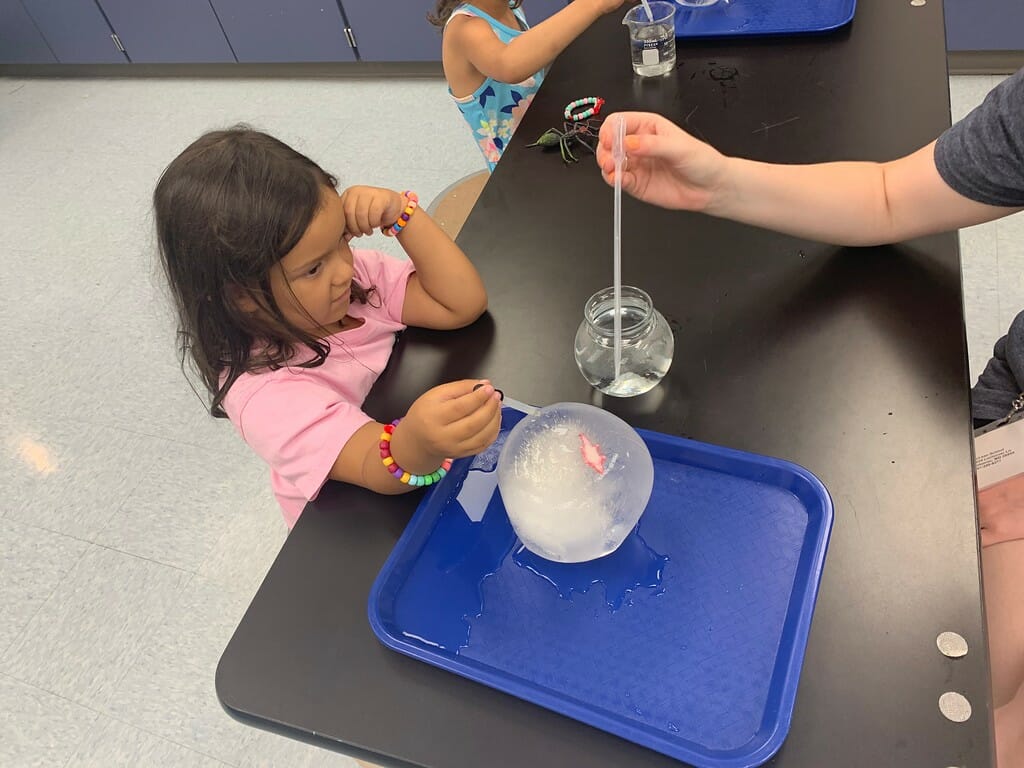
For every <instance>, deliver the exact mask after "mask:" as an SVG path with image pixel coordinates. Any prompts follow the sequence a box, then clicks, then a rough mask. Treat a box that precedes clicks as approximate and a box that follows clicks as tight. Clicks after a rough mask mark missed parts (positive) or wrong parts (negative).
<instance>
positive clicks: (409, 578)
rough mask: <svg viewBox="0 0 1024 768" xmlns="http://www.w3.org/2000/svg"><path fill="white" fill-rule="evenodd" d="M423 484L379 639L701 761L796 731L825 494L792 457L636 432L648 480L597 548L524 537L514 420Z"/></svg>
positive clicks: (749, 760)
mask: <svg viewBox="0 0 1024 768" xmlns="http://www.w3.org/2000/svg"><path fill="white" fill-rule="evenodd" d="M524 415H525V414H524V413H523V412H522V411H519V410H514V409H512V408H509V407H506V408H504V409H503V413H502V431H501V434H500V435H499V438H498V440H497V441H496V443H495V444H494V445H493V446H492V447H491V448H490V449H488V450H487V452H485V453H483V454H480V455H479V456H476V457H473V458H467V459H461V460H459V461H456V462H455V464H454V465H453V467H452V470H451V472H449V474H448V476H447V477H445V478H444V479H443V480H442V481H441V482H440V483H439V484H438V485H437V486H435V487H434V488H433V489H432V490H431V492H430V493H429V494H428V495H427V496H426V497H424V499H423V501H422V503H421V504H420V505H419V508H418V510H417V511H416V514H415V515H414V516H413V518H412V519H411V520H410V522H409V525H408V527H407V528H406V529H405V532H404V533H403V534H402V536H401V538H400V539H399V540H398V542H397V544H396V545H395V548H394V550H393V551H392V553H391V555H390V557H389V558H388V560H387V562H386V563H385V564H384V567H383V569H382V570H381V572H380V574H379V575H378V577H377V580H376V582H375V583H374V585H373V589H372V591H371V593H370V597H369V606H368V607H369V619H370V624H371V626H372V628H373V631H374V632H375V633H376V635H377V637H378V638H379V639H380V640H381V642H382V643H384V644H385V645H386V646H388V647H390V648H393V649H395V650H397V651H400V652H401V653H405V654H408V655H409V656H412V657H414V658H417V659H420V660H422V661H425V662H427V663H429V664H433V665H435V666H438V667H441V668H443V669H446V670H449V671H451V672H454V673H456V674H459V675H463V676H464V677H468V678H470V679H472V680H476V681H478V682H481V683H484V684H485V685H489V686H492V687H494V688H498V689H499V690H502V691H505V692H507V693H511V694H513V695H514V696H518V697H520V698H523V699H526V700H527V701H531V702H534V703H536V704H539V705H541V706H544V707H547V708H549V709H552V710H554V711H556V712H560V713H562V714H564V715H568V716H569V717H573V718H575V719H577V720H581V721H582V722H584V723H588V724H590V725H592V726H595V727H597V728H601V729H603V730H605V731H608V732H609V733H613V734H616V735H618V736H621V737H622V738H625V739H629V740H630V741H633V742H636V743H637V744H641V745H643V746H645V747H649V748H651V749H653V750H657V751H658V752H661V753H664V754H666V755H669V756H671V757H674V758H677V759H679V760H683V761H686V762H688V763H691V764H693V765H695V766H699V767H700V768H748V767H749V766H755V765H760V764H761V763H763V762H765V761H766V760H768V759H769V758H770V757H771V756H772V755H773V754H774V753H775V752H776V751H777V750H778V749H779V747H780V746H782V742H783V740H784V739H785V738H786V734H787V733H788V731H789V724H790V719H791V716H792V711H793V702H794V699H795V697H796V689H797V682H798V679H799V676H800V667H801V664H802V663H803V657H804V649H805V646H806V643H807V633H808V630H809V628H810V623H811V614H812V613H813V610H814V601H815V598H816V596H817V592H818V583H819V581H820V578H821V572H822V568H823V566H824V562H825V551H826V548H827V546H828V538H829V533H830V531H831V528H832V502H831V500H830V498H829V495H828V492H827V491H826V490H825V487H824V486H823V485H822V484H821V482H820V481H818V479H817V478H815V477H814V476H813V475H812V474H810V473H809V472H808V471H807V470H805V469H803V468H801V467H798V466H796V465H795V464H791V463H788V462H785V461H780V460H777V459H771V458H766V457H763V456H756V455H754V454H749V453H742V452H740V451H734V450H730V449H727V448H720V447H717V446H713V445H707V444H704V443H698V442H694V441H692V440H684V439H681V438H677V437H671V436H668V435H663V434H659V433H656V432H648V431H644V430H638V432H639V434H640V436H641V437H642V438H643V439H644V441H645V442H646V443H647V445H648V447H649V448H650V451H651V456H652V457H653V459H654V492H653V494H652V496H651V500H650V502H649V504H648V506H647V509H646V511H645V513H644V516H643V517H642V518H641V520H640V523H639V525H638V526H637V528H636V529H635V530H634V531H633V532H632V533H631V534H630V536H629V537H628V538H627V539H626V541H625V542H624V543H623V545H622V546H621V547H620V548H619V549H618V550H617V551H616V552H614V553H613V554H611V555H608V556H607V557H604V558H601V559H599V560H595V561H592V562H590V563H581V564H564V563H552V562H550V561H547V560H543V559H541V558H539V557H537V556H535V555H533V554H532V553H530V552H529V551H527V550H525V549H523V548H522V545H521V544H520V543H519V541H518V539H517V538H516V536H515V534H514V533H513V531H512V528H511V525H510V524H509V521H508V516H507V514H506V512H505V509H504V506H503V505H502V501H501V494H500V493H498V492H496V483H497V473H496V472H495V471H494V470H495V467H496V464H497V458H498V455H499V451H500V449H501V445H502V444H503V442H504V439H505V436H506V435H507V434H508V430H509V429H511V428H512V426H514V425H515V424H516V423H517V422H518V421H519V420H520V419H522V418H523V416H524Z"/></svg>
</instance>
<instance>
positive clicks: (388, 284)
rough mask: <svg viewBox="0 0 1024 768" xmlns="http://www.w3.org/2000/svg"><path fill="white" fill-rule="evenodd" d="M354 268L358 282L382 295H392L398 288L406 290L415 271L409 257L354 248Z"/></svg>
mask: <svg viewBox="0 0 1024 768" xmlns="http://www.w3.org/2000/svg"><path fill="white" fill-rule="evenodd" d="M352 270H353V272H354V273H355V279H356V282H357V283H359V284H360V285H361V286H362V287H363V288H366V289H367V290H370V289H371V288H372V289H374V290H375V291H376V292H377V293H379V294H380V295H381V296H382V297H390V296H391V294H392V292H393V291H395V290H396V289H400V290H401V291H402V292H403V295H404V291H405V285H406V283H407V282H408V280H409V275H411V274H412V273H413V272H414V271H415V267H414V266H413V263H412V262H411V261H410V260H409V259H399V258H397V257H395V256H391V255H389V254H386V253H382V252H381V251H373V250H363V249H358V250H356V249H353V250H352Z"/></svg>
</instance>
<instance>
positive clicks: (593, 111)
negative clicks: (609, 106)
mask: <svg viewBox="0 0 1024 768" xmlns="http://www.w3.org/2000/svg"><path fill="white" fill-rule="evenodd" d="M584 104H590V105H592V106H591V107H590V108H589V109H584V110H583V111H582V112H578V113H576V114H573V112H572V111H573V110H574V109H576V107H582V106H583V105H584ZM603 106H604V99H602V98H601V97H600V96H587V97H586V98H585V99H576V101H570V102H569V103H568V104H566V106H565V119H566V120H572V121H573V122H574V123H578V122H579V121H580V120H586V119H587V118H588V117H593V116H594V115H599V114H601V107H603Z"/></svg>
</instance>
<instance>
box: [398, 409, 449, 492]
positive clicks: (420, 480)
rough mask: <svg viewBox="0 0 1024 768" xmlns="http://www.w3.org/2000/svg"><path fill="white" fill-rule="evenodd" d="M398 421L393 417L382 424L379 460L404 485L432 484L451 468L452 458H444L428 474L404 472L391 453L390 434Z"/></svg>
mask: <svg viewBox="0 0 1024 768" xmlns="http://www.w3.org/2000/svg"><path fill="white" fill-rule="evenodd" d="M400 421H401V419H395V420H394V421H392V422H391V423H390V424H385V425H384V431H383V432H381V433H380V460H381V461H382V462H383V463H384V466H385V467H386V468H387V470H388V472H390V473H391V475H392V477H394V478H395V480H397V481H398V482H400V483H405V484H406V485H433V484H434V483H436V482H438V481H439V480H440V479H441V478H442V477H444V476H445V475H447V474H448V470H449V469H451V468H452V460H451V459H445V460H444V461H442V462H441V466H440V467H438V468H437V469H435V470H434V471H433V472H431V473H430V474H429V475H414V474H412V473H411V472H406V471H405V470H404V469H402V468H401V467H400V466H398V462H397V461H395V457H394V456H392V455H391V435H392V434H393V433H394V431H395V427H397V426H398V422H400Z"/></svg>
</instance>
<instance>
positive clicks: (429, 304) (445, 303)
mask: <svg viewBox="0 0 1024 768" xmlns="http://www.w3.org/2000/svg"><path fill="white" fill-rule="evenodd" d="M341 197H342V206H343V207H344V209H345V216H346V220H347V221H346V229H347V231H348V232H350V233H352V234H364V235H368V234H372V233H373V231H374V230H375V229H377V228H379V227H386V226H388V225H390V224H391V223H393V222H394V221H395V219H397V218H398V216H399V214H400V213H401V212H402V206H403V199H402V196H401V195H400V194H398V193H397V192H393V191H391V190H388V189H379V188H377V187H350V188H349V189H347V190H345V192H344V193H343V194H342V196H341ZM398 242H399V243H401V245H402V248H403V249H405V252H406V254H408V256H409V259H410V261H412V263H413V264H414V265H415V266H416V272H415V273H413V274H412V276H410V278H409V282H408V285H407V287H406V289H405V303H404V306H403V308H402V322H403V323H405V324H406V325H414V326H419V327H421V328H435V329H438V330H447V329H452V328H461V327H463V326H465V325H469V324H470V323H472V322H473V321H474V320H476V319H477V318H478V317H480V315H482V314H483V313H484V310H486V309H487V291H486V290H485V289H484V284H483V281H482V280H481V279H480V275H479V274H478V273H477V271H476V268H475V267H474V266H473V264H472V263H471V262H470V260H469V259H468V258H466V254H464V253H463V252H462V249H461V248H459V246H457V245H456V244H455V243H454V241H453V240H452V239H451V238H450V237H448V235H446V234H445V233H444V231H443V230H442V229H441V228H440V227H439V226H437V224H436V223H434V220H433V219H431V218H430V216H429V215H428V214H427V212H426V211H424V210H423V209H417V210H416V211H415V212H414V213H413V215H412V217H411V218H410V219H409V223H408V224H406V226H405V227H404V228H403V229H402V232H401V233H400V234H399V235H398Z"/></svg>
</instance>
